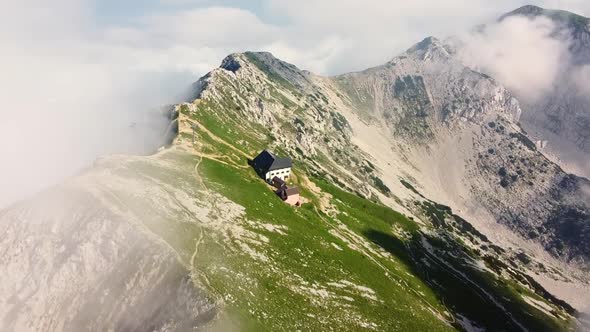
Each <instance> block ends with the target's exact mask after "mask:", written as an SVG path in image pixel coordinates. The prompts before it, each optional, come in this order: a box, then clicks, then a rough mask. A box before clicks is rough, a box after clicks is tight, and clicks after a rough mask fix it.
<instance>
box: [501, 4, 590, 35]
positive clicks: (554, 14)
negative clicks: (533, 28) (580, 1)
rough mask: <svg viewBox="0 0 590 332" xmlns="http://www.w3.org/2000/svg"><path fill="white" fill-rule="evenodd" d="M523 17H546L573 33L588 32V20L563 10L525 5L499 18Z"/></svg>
mask: <svg viewBox="0 0 590 332" xmlns="http://www.w3.org/2000/svg"><path fill="white" fill-rule="evenodd" d="M513 16H525V17H528V18H536V17H540V16H542V17H546V18H549V19H550V20H552V21H553V22H555V23H557V24H559V25H560V26H563V27H565V28H568V29H571V30H573V33H574V34H575V33H581V32H586V33H588V31H590V18H588V17H584V16H581V15H578V14H574V13H572V12H568V11H565V10H555V9H545V8H541V7H538V6H533V5H527V6H523V7H520V8H518V9H516V10H513V11H511V12H509V13H507V14H505V15H503V16H501V17H500V19H499V21H503V20H504V19H506V18H508V17H513Z"/></svg>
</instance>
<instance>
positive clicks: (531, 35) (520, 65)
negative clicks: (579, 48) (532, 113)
mask: <svg viewBox="0 0 590 332" xmlns="http://www.w3.org/2000/svg"><path fill="white" fill-rule="evenodd" d="M554 30H555V25H554V23H553V22H552V21H551V20H549V19H547V18H544V17H539V18H536V19H529V18H525V17H509V18H507V19H505V20H503V21H502V22H500V23H498V24H493V25H489V26H487V27H486V29H485V30H484V31H482V32H474V33H472V34H466V35H462V36H461V37H460V40H461V43H462V46H461V47H460V49H459V55H460V57H461V58H462V59H463V61H464V62H465V63H466V64H468V65H469V66H471V67H473V68H475V69H477V70H480V71H482V72H486V73H488V74H490V75H491V76H493V77H494V78H496V79H498V80H499V81H500V82H502V83H503V84H504V85H506V86H507V87H508V88H509V89H511V90H512V91H514V92H516V94H517V95H518V96H519V97H520V98H523V99H524V100H526V101H529V102H534V101H536V100H538V99H539V98H541V97H542V96H545V95H547V93H548V92H550V91H551V90H552V88H553V84H554V83H555V81H556V79H557V77H558V76H559V74H560V72H561V71H562V70H563V69H564V64H567V63H568V54H569V53H568V45H569V44H568V42H567V40H558V39H555V38H553V37H551V34H552V32H553V31H554Z"/></svg>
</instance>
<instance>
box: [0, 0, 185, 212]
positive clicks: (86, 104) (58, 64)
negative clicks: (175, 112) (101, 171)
mask: <svg viewBox="0 0 590 332" xmlns="http://www.w3.org/2000/svg"><path fill="white" fill-rule="evenodd" d="M89 6H90V5H89V4H88V3H84V2H83V1H69V0H59V1H55V2H52V4H51V6H49V5H48V4H46V3H44V2H42V1H38V0H26V1H25V2H24V3H19V4H12V3H2V4H1V5H0V12H2V14H3V16H6V18H7V19H6V20H4V19H3V20H0V21H1V22H2V23H0V31H2V40H3V43H2V44H1V45H0V53H1V54H2V58H1V60H2V61H0V71H1V72H2V76H0V100H2V108H1V110H0V116H1V118H2V121H0V151H2V155H3V156H2V163H0V184H1V185H2V190H1V191H0V207H3V206H6V205H7V204H9V203H11V202H14V201H15V200H18V199H22V198H25V197H26V196H28V195H30V194H31V193H33V192H35V191H38V190H40V189H42V188H43V187H46V186H48V185H51V184H53V183H56V182H58V181H60V180H61V179H63V178H65V177H67V176H69V175H71V174H73V173H75V172H77V171H78V170H79V169H81V168H83V167H86V166H88V165H90V164H91V163H92V162H93V160H94V159H95V158H96V157H98V156H100V155H103V154H110V153H146V152H148V151H152V149H153V148H155V147H156V145H157V144H158V143H159V138H160V133H161V131H162V130H163V127H164V126H166V125H167V123H166V120H165V118H164V117H163V116H162V115H161V113H160V112H157V111H152V110H151V109H153V108H154V107H155V106H158V105H161V104H162V103H164V102H170V101H173V100H174V97H175V96H177V95H178V94H179V92H181V91H182V89H183V88H184V86H185V85H188V84H189V83H190V82H191V81H192V80H193V79H194V77H192V76H190V77H187V76H188V75H186V73H184V72H181V71H178V72H173V71H172V70H170V69H167V70H166V71H160V72H158V71H146V70H142V68H141V67H140V66H137V65H135V62H136V61H133V60H134V59H133V54H134V53H133V52H128V51H126V52H123V53H124V54H125V56H123V54H122V53H121V52H119V50H118V48H117V47H116V45H115V44H113V43H112V42H110V41H108V40H104V39H103V38H102V36H101V34H102V33H103V31H102V30H100V29H96V28H95V27H94V26H93V23H92V16H89V11H90V9H89ZM17 23H18V25H17ZM11 24H14V25H12V26H11ZM16 26H18V27H19V28H18V29H16V28H15V27H16ZM119 60H120V61H119Z"/></svg>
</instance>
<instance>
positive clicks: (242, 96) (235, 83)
mask: <svg viewBox="0 0 590 332" xmlns="http://www.w3.org/2000/svg"><path fill="white" fill-rule="evenodd" d="M441 77H444V79H443V80H441V79H440V78H441ZM396 78H399V80H398V79H396ZM437 79H438V80H439V81H437V82H435V81H436V80H437ZM441 81H442V82H446V84H442V83H441ZM433 82H435V83H433ZM196 86H198V87H199V88H200V90H199V91H198V93H197V97H198V98H197V99H196V100H195V101H194V102H192V103H187V104H183V105H179V106H178V107H177V111H178V113H179V120H178V121H179V132H180V134H179V139H178V144H181V145H186V146H194V147H195V148H196V149H197V150H198V151H201V153H202V154H203V156H205V157H210V158H217V159H218V160H219V161H220V162H223V163H225V164H227V165H230V166H231V165H235V166H234V167H237V166H238V165H240V164H241V163H243V159H244V156H252V155H253V154H254V153H256V151H259V150H260V149H262V148H266V147H269V146H270V147H271V149H273V150H275V151H279V154H289V155H291V156H293V157H295V158H296V165H297V167H299V168H300V169H302V170H305V173H306V174H307V175H308V176H311V177H314V178H322V179H326V180H329V181H330V182H332V183H333V184H335V185H337V186H339V187H340V188H342V189H345V190H347V191H351V192H356V193H357V195H360V196H364V197H367V198H369V199H371V200H374V201H381V202H383V203H385V204H387V205H389V206H391V207H395V208H396V209H398V210H400V211H404V212H405V213H407V214H410V215H413V218H414V220H417V221H418V220H420V223H421V224H422V225H423V226H424V227H425V229H426V230H428V234H431V236H434V238H438V239H442V241H443V242H445V243H447V244H449V245H450V246H451V247H453V246H456V245H457V243H468V244H467V248H471V249H468V250H476V251H475V252H477V254H475V257H480V259H481V258H483V259H484V261H486V262H487V263H486V264H490V265H489V266H493V268H491V269H492V270H493V269H496V268H498V269H499V270H495V273H498V275H499V276H503V277H506V278H508V279H512V278H515V280H520V281H517V282H518V283H520V282H522V281H523V280H528V281H530V282H533V280H532V279H526V278H527V277H524V278H525V279H522V278H521V277H515V276H514V275H512V274H511V272H514V273H517V274H519V273H523V274H524V273H525V271H527V270H528V271H529V272H530V270H534V271H535V272H538V273H541V274H544V275H545V274H547V275H551V278H553V279H555V280H560V282H563V283H570V282H571V283H575V280H572V279H570V278H568V277H565V276H564V275H561V274H560V272H558V270H555V269H554V268H553V267H552V268H550V269H549V270H546V268H545V267H543V266H544V264H543V263H540V262H538V261H536V260H534V259H532V260H530V261H529V259H530V258H527V259H525V260H524V262H526V263H525V264H524V266H526V268H524V269H522V270H521V269H518V268H516V266H518V265H514V266H510V267H509V266H508V265H503V263H501V262H503V261H513V259H518V258H516V257H519V255H520V257H529V256H527V255H526V254H524V253H522V252H516V251H512V250H509V251H505V250H503V249H500V248H497V247H495V246H494V245H493V243H491V242H490V240H489V239H488V238H487V237H486V236H485V235H483V234H481V233H479V232H477V231H475V230H474V229H473V228H472V227H471V226H470V225H469V223H467V222H466V221H465V220H463V219H462V218H460V217H458V216H456V215H453V214H452V212H451V210H450V209H449V208H447V207H445V206H442V205H437V204H436V203H433V202H432V201H430V200H428V199H426V198H425V196H424V195H427V196H430V195H432V196H436V195H439V196H440V197H444V196H453V195H455V194H456V197H458V198H462V202H461V203H458V204H456V205H455V206H459V207H464V206H465V203H464V202H465V201H466V202H468V203H470V204H474V205H476V204H477V206H476V207H477V208H480V209H489V210H492V209H491V207H492V206H494V204H496V205H497V202H492V199H493V198H494V197H495V196H492V197H490V198H489V200H490V201H489V206H486V205H481V204H480V203H479V201H478V200H477V198H476V197H477V195H481V194H482V193H481V192H477V191H475V189H477V188H480V186H481V185H482V183H483V184H486V183H487V184H488V185H489V186H490V187H493V188H496V187H497V188H498V189H500V188H502V186H501V183H503V182H502V180H503V179H502V176H500V175H497V173H496V172H497V170H495V169H494V168H493V166H489V167H488V166H487V163H483V162H482V161H480V159H479V158H478V153H479V152H485V153H490V152H488V150H489V147H490V146H494V147H496V146H499V147H502V144H505V147H504V148H501V149H499V152H498V154H497V155H499V156H500V157H506V159H508V155H507V154H508V153H509V152H511V153H513V154H516V155H518V156H519V157H520V156H521V155H523V156H526V157H527V160H528V159H534V158H538V159H539V160H542V161H545V162H547V163H550V162H549V161H547V160H546V159H545V158H544V157H543V156H542V155H541V154H540V153H538V152H537V151H535V150H534V149H533V148H531V147H530V145H531V143H530V141H529V140H528V139H527V138H526V136H525V134H523V133H522V131H521V130H520V128H519V127H518V126H517V125H516V124H515V121H517V118H518V116H519V114H520V109H519V107H518V102H517V101H516V100H515V99H514V98H512V97H511V95H510V94H509V93H508V92H507V91H506V89H504V88H502V87H501V86H500V85H499V84H498V83H496V82H495V81H493V79H491V78H489V77H487V76H485V75H482V74H479V73H476V72H473V71H471V70H469V69H467V68H465V67H463V66H461V65H460V63H458V62H457V61H456V60H454V59H453V58H452V57H451V55H450V54H449V52H448V51H447V50H446V49H445V47H444V46H442V44H441V43H440V42H439V41H437V40H435V39H432V38H429V39H427V40H425V41H424V42H422V43H420V44H419V45H417V46H416V47H414V48H412V49H411V50H409V51H408V52H407V54H405V55H403V56H400V57H399V58H396V59H394V60H393V61H392V62H391V63H388V64H387V65H385V66H382V67H379V68H374V69H370V70H368V71H366V72H362V73H356V74H348V75H344V76H340V77H336V78H324V77H319V76H316V75H313V74H311V73H308V72H304V71H301V70H299V69H297V68H296V67H294V66H292V65H289V64H286V63H284V62H281V61H280V60H277V59H275V58H274V57H272V56H271V55H270V54H268V53H245V54H234V55H231V56H229V57H228V58H226V59H225V60H224V61H223V63H222V66H221V67H220V68H218V69H215V70H214V71H212V72H211V73H209V74H208V75H207V76H205V77H204V78H202V79H201V80H200V81H199V82H198V83H197V84H196ZM431 87H434V88H431ZM467 99H469V101H467ZM472 99H473V100H472ZM395 108H398V109H397V110H396V109H395ZM399 109H402V110H403V111H399ZM385 110H389V112H390V115H384V114H386V113H387V112H386V111H385ZM492 123H493V124H492ZM496 126H497V128H496ZM404 127H405V128H404ZM363 128H365V129H368V130H364V129H363ZM418 131H419V132H420V135H412V133H417V132H418ZM511 134H512V135H511ZM194 135H196V139H195V136H194ZM220 139H221V140H222V141H224V142H226V143H227V142H232V143H227V144H221V145H220V144H218V143H219V140H220ZM452 139H458V140H464V141H467V142H468V143H469V144H466V145H465V144H464V145H465V146H463V147H462V148H461V151H457V152H456V153H454V154H451V156H448V157H447V158H449V157H451V158H452V157H453V156H454V157H457V158H458V160H454V161H453V166H454V167H456V168H463V169H464V171H462V172H456V174H455V176H456V177H457V178H455V179H453V180H456V182H455V183H454V186H455V187H457V188H458V189H457V190H460V191H461V192H460V193H458V194H457V193H450V194H449V191H448V190H445V188H444V181H448V177H449V176H448V175H449V174H448V173H449V172H446V171H445V169H444V166H443V165H442V164H441V161H440V160H439V158H440V157H441V154H444V153H443V152H441V150H442V147H444V146H447V147H448V146H449V145H448V144H447V142H448V141H449V140H452ZM496 140H499V141H501V142H500V143H498V142H496ZM511 146H513V148H514V149H516V150H517V151H516V152H512V150H511ZM533 146H534V144H533ZM452 149H453V147H452V146H451V150H452ZM437 150H438V151H437ZM425 155H430V158H429V159H428V158H425ZM494 155H495V151H494ZM419 157H422V159H420V158H419ZM481 158H485V157H484V156H483V154H482V157H481ZM440 159H443V160H444V159H445V158H440ZM491 159H493V157H492V158H491ZM463 160H469V162H463ZM449 162H450V161H449ZM507 162H508V161H507ZM426 165H428V166H429V167H427V166H426ZM439 167H440V168H439ZM492 169H494V170H493V171H492ZM469 172H479V173H478V174H472V173H469ZM555 172H558V170H557V169H556V170H555ZM560 175H561V176H565V173H563V172H561V173H557V175H556V174H553V173H550V174H546V175H538V176H540V177H542V179H540V181H539V182H541V181H550V180H551V181H553V180H554V177H556V176H560ZM503 177H505V178H506V181H509V182H510V183H509V186H510V187H511V189H513V190H514V191H515V192H517V193H519V194H521V195H523V196H524V195H527V196H530V197H534V196H535V195H536V192H531V189H530V188H529V187H530V185H528V184H526V186H524V185H523V186H522V187H518V184H515V182H516V180H513V179H512V177H510V176H509V175H508V174H506V175H504V176H503ZM416 179H419V180H416ZM400 180H401V181H400ZM410 182H413V183H414V185H412V184H411V183H410ZM523 182H524V181H523ZM415 186H420V188H421V189H420V191H422V192H419V191H418V190H416V189H415ZM437 187H438V189H439V190H436V189H433V188H437ZM548 187H550V186H548ZM486 189H487V188H483V189H480V190H482V191H483V190H486ZM538 190H548V189H546V188H545V187H541V189H538ZM462 195H465V196H462ZM504 195H507V194H506V193H504ZM525 197H526V196H525ZM236 199H238V197H236ZM470 199H471V200H470ZM519 199H522V197H519ZM443 201H450V202H453V201H452V200H448V199H444V200H443ZM453 203H454V202H453ZM500 203H501V204H500V205H499V206H500V208H507V209H517V208H522V209H523V211H524V212H523V213H527V211H528V210H526V209H525V208H524V207H521V206H516V207H515V204H507V203H504V202H500ZM578 203H579V201H576V203H575V204H578ZM532 204H534V203H532ZM318 208H319V209H321V210H325V211H326V213H327V214H328V215H331V216H333V212H337V211H332V210H330V209H329V208H326V206H322V205H321V204H320V206H319V207H318ZM330 211H332V212H330ZM519 211H520V210H519ZM543 211H544V212H546V210H543ZM490 212H492V213H496V211H490ZM503 212H504V211H497V213H498V215H500V214H501V213H503ZM527 221H528V220H527ZM496 225H497V224H496ZM365 226H366V225H365ZM511 227H514V229H517V230H519V229H525V228H526V227H528V225H523V224H516V225H511ZM432 232H433V233H432ZM363 233H364V236H369V239H371V236H370V234H373V233H372V231H370V230H367V231H365V232H363ZM547 233H548V234H550V235H549V236H548V238H551V239H554V238H557V237H558V236H557V235H556V234H555V233H554V229H552V228H549V227H548V230H547ZM411 238H414V237H411ZM373 239H374V240H375V241H377V243H379V244H380V245H381V246H382V247H384V248H390V245H391V243H390V242H389V240H384V242H380V241H379V240H378V237H377V239H375V238H373ZM412 243H416V245H417V247H413V246H412V245H410V247H409V248H410V250H411V251H412V249H411V248H415V249H416V250H418V248H422V249H420V250H426V251H428V249H425V248H428V247H429V246H428V245H425V244H424V243H423V242H422V241H421V240H417V242H412ZM459 248H463V249H460V250H465V249H466V247H463V245H459ZM494 248H497V250H496V249H494ZM449 251H451V252H452V251H453V250H450V249H449ZM563 253H564V252H563V251H562V252H559V254H563ZM522 255H524V256H522ZM410 256H411V257H413V258H410V261H411V262H414V263H417V261H416V260H415V258H416V257H419V255H417V254H416V253H415V252H414V253H413V254H411V255H410ZM450 257H453V256H452V255H451V256H449V257H446V258H445V260H447V259H449V260H452V259H451V258H450ZM486 257H487V258H486ZM493 257H496V258H493ZM533 261H534V262H533ZM447 263H448V264H450V265H451V266H452V265H453V264H456V263H457V262H456V261H454V263H449V262H448V261H447ZM447 263H443V265H445V264H447ZM519 264H523V263H522V261H519ZM417 266H419V269H420V270H421V269H423V268H424V267H425V265H422V264H419V263H418V265H417ZM502 266H504V267H502ZM539 267H542V268H539ZM465 268H466V267H465V266H463V267H462V268H461V269H458V270H456V271H461V270H463V269H465ZM504 268H505V269H506V270H504ZM515 268H516V270H515ZM467 270H469V268H467ZM542 270H545V271H542ZM507 271H511V272H507ZM516 271H520V272H516ZM549 271H553V272H549ZM431 272H432V271H431ZM446 272H447V273H448V272H449V271H446ZM436 273H440V270H439V271H438V272H432V273H427V274H426V275H428V274H430V275H434V274H436ZM523 274H521V276H522V275H523ZM463 282H465V280H463ZM429 284H430V285H431V287H433V288H434V289H435V290H436V291H437V292H441V293H444V291H443V288H439V287H438V286H437V283H436V282H434V281H433V280H430V282H429ZM525 284H527V282H525ZM527 287H532V288H533V289H534V288H535V287H533V286H531V284H527ZM539 287H540V285H539ZM541 288H542V287H541ZM493 292H495V291H493ZM443 297H444V295H443ZM444 298H445V301H447V300H448V298H447V297H444ZM455 305H457V306H459V304H457V303H455ZM463 309H465V308H464V307H463ZM454 310H458V308H457V307H455V309H454ZM458 311H459V312H460V310H458ZM471 314H473V312H471ZM467 317H469V315H468V316H467ZM470 319H474V318H473V316H472V317H470ZM488 323H489V322H488ZM486 324H487V323H486ZM484 325H485V324H484Z"/></svg>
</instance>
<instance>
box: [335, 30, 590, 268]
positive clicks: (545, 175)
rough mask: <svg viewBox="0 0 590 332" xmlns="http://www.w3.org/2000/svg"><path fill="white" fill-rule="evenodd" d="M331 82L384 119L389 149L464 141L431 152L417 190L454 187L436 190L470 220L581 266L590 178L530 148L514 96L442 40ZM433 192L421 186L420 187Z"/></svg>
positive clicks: (365, 111)
mask: <svg viewBox="0 0 590 332" xmlns="http://www.w3.org/2000/svg"><path fill="white" fill-rule="evenodd" d="M336 81H337V83H338V85H339V86H341V87H343V88H342V90H343V91H346V93H347V95H348V96H350V102H351V105H350V107H351V109H352V110H353V111H355V112H357V113H358V112H360V114H361V116H369V117H370V119H372V121H376V122H377V123H382V124H383V123H384V125H385V126H386V127H387V128H388V129H389V130H390V131H391V133H392V135H393V138H394V142H393V143H392V144H398V145H399V144H402V145H409V146H413V147H417V148H418V149H420V145H422V146H424V147H426V148H427V149H429V150H431V151H436V150H439V149H445V145H447V142H448V139H449V137H450V136H453V139H455V140H460V141H462V142H463V143H462V145H461V148H462V149H463V150H462V152H461V153H460V154H459V155H455V156H453V157H455V158H457V160H455V161H454V162H453V161H449V162H448V163H445V159H446V158H445V157H442V158H441V156H439V155H437V154H436V152H433V153H432V156H435V157H434V158H427V162H426V164H425V165H423V167H420V166H418V168H420V171H421V173H422V174H421V176H420V177H419V178H420V179H421V180H419V181H418V184H421V183H419V182H420V181H428V180H426V179H428V178H430V180H431V181H433V182H436V183H442V184H443V185H444V184H445V181H446V182H450V183H449V184H450V185H451V186H455V187H456V188H455V189H454V190H453V189H450V188H449V189H442V190H443V192H442V196H441V197H440V198H439V199H440V200H442V201H447V202H449V203H451V205H452V206H457V207H465V209H466V214H467V215H468V216H474V217H476V214H475V213H474V214H471V213H470V211H469V209H470V208H471V209H474V208H477V207H478V206H482V207H484V208H485V209H486V210H487V211H489V212H491V213H492V215H493V216H494V218H495V219H497V220H498V221H500V222H501V223H503V224H505V225H507V226H508V227H510V228H511V229H513V230H515V231H517V232H518V233H519V234H520V235H521V236H523V237H525V238H529V239H535V240H538V241H539V242H541V243H542V244H543V245H544V246H545V247H546V248H547V249H548V250H550V251H551V252H552V253H553V254H554V255H556V256H561V257H563V258H565V259H566V260H577V261H579V262H581V263H583V264H584V262H585V261H586V260H587V259H588V255H589V254H590V247H588V246H587V245H586V244H585V243H586V241H585V240H584V239H586V238H587V237H588V236H589V235H590V233H589V227H590V219H588V217H589V211H590V210H589V206H588V202H590V196H588V190H587V189H588V188H590V182H589V181H588V180H587V179H584V178H579V177H576V176H570V175H568V174H566V173H565V172H563V171H562V170H561V169H560V168H559V166H557V165H555V164H553V163H551V162H550V161H549V160H547V159H546V158H545V157H544V156H543V155H542V154H541V153H540V152H538V151H537V149H536V147H535V145H534V144H533V143H532V142H531V140H530V139H529V138H528V137H527V136H526V133H525V132H524V131H523V130H522V129H520V127H519V125H518V121H519V117H520V113H521V111H520V107H519V104H518V102H517V101H516V99H514V98H513V97H512V96H511V95H510V93H509V92H508V91H507V90H506V89H505V88H503V87H502V86H500V85H499V84H498V83H497V82H495V81H494V80H493V79H491V78H489V77H486V76H485V75H482V74H480V73H477V72H473V71H472V70H470V69H468V68H466V67H464V66H462V65H461V64H460V63H459V62H458V60H456V59H455V58H454V57H453V56H452V55H451V53H449V51H448V49H447V48H446V47H445V46H444V45H443V44H442V43H441V42H439V41H437V40H435V39H432V38H428V39H426V40H424V41H423V42H421V43H420V44H418V45H417V46H415V47H414V48H412V49H410V50H409V51H408V52H407V53H406V54H405V55H403V56H401V57H398V58H396V59H394V60H393V61H391V62H390V63H388V64H387V65H385V66H381V67H377V68H373V69H370V70H368V71H365V72H362V73H356V74H349V75H344V76H340V77H337V78H336ZM363 101H369V102H368V103H366V104H364V105H362V104H361V102H363ZM369 121H371V120H369ZM408 158H409V160H410V162H415V160H417V158H415V157H408ZM413 159H414V160H413ZM416 162H417V161H416ZM426 165H428V168H426ZM448 166H450V167H457V168H462V171H461V172H460V174H458V175H456V176H455V178H454V179H452V181H448V179H446V180H445V179H444V178H447V177H448V176H449V174H448V173H449V172H452V171H450V170H445V169H443V168H446V167H448ZM432 187H433V186H432V185H424V188H425V190H427V191H428V190H429V189H428V188H432ZM455 190H456V191H459V195H453V191H455ZM453 196H457V197H455V198H453ZM458 196H460V197H458ZM471 206H473V208H472V207H471ZM533 207H536V208H533ZM564 215H568V216H570V217H567V218H564V217H563V216H564ZM570 232H571V233H570Z"/></svg>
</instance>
